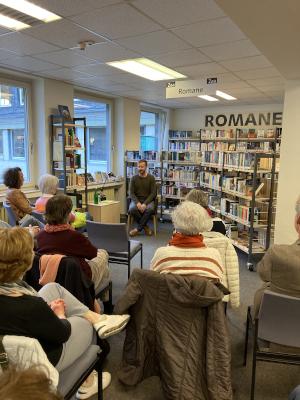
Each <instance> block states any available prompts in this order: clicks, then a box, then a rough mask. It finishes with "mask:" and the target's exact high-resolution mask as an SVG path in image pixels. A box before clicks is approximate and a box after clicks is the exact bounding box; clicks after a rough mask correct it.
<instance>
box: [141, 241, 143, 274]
mask: <svg viewBox="0 0 300 400" xmlns="http://www.w3.org/2000/svg"><path fill="white" fill-rule="evenodd" d="M141 269H143V244H142V247H141Z"/></svg>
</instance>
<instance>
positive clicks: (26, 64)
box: [1, 56, 60, 72]
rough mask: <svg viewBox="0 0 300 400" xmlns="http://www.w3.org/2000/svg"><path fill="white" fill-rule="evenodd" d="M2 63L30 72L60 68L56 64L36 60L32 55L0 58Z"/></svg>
mask: <svg viewBox="0 0 300 400" xmlns="http://www.w3.org/2000/svg"><path fill="white" fill-rule="evenodd" d="M1 64H2V65H4V66H5V65H8V66H10V67H15V68H20V69H23V70H24V69H25V70H27V71H30V72H38V71H45V70H48V69H55V68H60V67H59V66H58V65H55V64H52V63H48V62H44V61H41V60H37V59H36V58H33V57H28V56H26V57H9V58H8V59H7V60H1Z"/></svg>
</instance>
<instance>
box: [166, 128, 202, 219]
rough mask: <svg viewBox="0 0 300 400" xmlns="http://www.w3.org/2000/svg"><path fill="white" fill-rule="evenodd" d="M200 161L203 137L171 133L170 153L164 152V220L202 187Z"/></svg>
mask: <svg viewBox="0 0 300 400" xmlns="http://www.w3.org/2000/svg"><path fill="white" fill-rule="evenodd" d="M200 162H201V151H200V135H199V134H198V133H197V134H193V132H192V131H174V130H170V131H169V137H168V151H163V152H162V182H161V219H162V220H163V219H164V217H166V216H169V215H170V213H171V211H172V210H173V208H174V207H175V206H176V205H177V204H179V202H180V201H181V200H183V199H184V197H185V196H186V194H187V193H188V192H189V191H190V190H191V189H193V188H195V187H199V173H200Z"/></svg>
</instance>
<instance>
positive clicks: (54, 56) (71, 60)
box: [36, 50, 92, 67]
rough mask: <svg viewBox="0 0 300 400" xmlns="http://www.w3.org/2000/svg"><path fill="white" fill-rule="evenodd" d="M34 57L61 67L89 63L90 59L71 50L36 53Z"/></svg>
mask: <svg viewBox="0 0 300 400" xmlns="http://www.w3.org/2000/svg"><path fill="white" fill-rule="evenodd" d="M36 58H38V59H40V60H44V61H48V62H52V63H55V64H58V65H61V66H62V67H75V66H77V65H86V64H91V63H92V61H91V60H90V59H89V58H87V57H84V56H83V55H80V54H77V53H75V52H74V51H71V50H61V51H54V52H53V53H44V54H38V55H37V56H36Z"/></svg>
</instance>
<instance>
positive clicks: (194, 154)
mask: <svg viewBox="0 0 300 400" xmlns="http://www.w3.org/2000/svg"><path fill="white" fill-rule="evenodd" d="M163 160H164V161H189V162H193V163H195V164H199V163H200V162H201V152H200V151H185V152H182V153H181V152H175V151H169V152H163Z"/></svg>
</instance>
